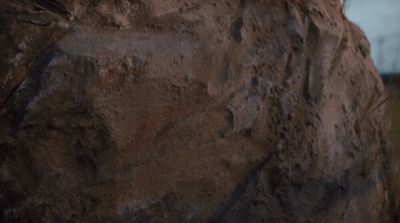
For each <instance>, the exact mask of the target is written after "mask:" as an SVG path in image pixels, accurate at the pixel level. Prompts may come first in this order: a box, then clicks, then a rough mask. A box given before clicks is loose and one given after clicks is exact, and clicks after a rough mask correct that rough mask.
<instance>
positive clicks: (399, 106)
mask: <svg viewBox="0 0 400 223" xmlns="http://www.w3.org/2000/svg"><path fill="white" fill-rule="evenodd" d="M392 106H393V123H392V125H393V126H392V138H393V145H394V149H395V151H396V153H397V154H398V155H399V154H400V93H399V92H397V97H396V98H393V100H392Z"/></svg>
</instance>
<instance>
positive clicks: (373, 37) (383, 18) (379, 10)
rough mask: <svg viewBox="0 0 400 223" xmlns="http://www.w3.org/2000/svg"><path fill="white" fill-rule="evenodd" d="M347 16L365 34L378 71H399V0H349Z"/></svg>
mask: <svg viewBox="0 0 400 223" xmlns="http://www.w3.org/2000/svg"><path fill="white" fill-rule="evenodd" d="M347 17H348V18H349V19H350V20H351V21H353V22H354V23H356V24H358V25H359V26H360V27H361V28H362V29H363V30H364V32H365V33H366V34H367V36H368V39H369V40H370V43H371V47H372V57H373V59H374V61H375V64H376V66H377V67H378V69H379V71H381V72H382V73H393V72H400V0H350V3H349V6H348V8H347Z"/></svg>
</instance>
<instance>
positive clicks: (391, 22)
mask: <svg viewBox="0 0 400 223" xmlns="http://www.w3.org/2000/svg"><path fill="white" fill-rule="evenodd" d="M346 14H347V18H348V19H349V20H351V21H352V22H354V23H356V24H357V25H359V26H360V27H361V28H362V29H363V30H364V32H365V34H366V35H367V37H368V39H369V41H370V44H371V54H372V58H373V60H374V63H375V65H376V67H377V68H378V70H379V72H380V73H381V75H382V77H383V80H384V82H385V85H386V87H387V89H388V91H389V94H390V99H391V100H390V101H389V103H390V105H391V106H392V116H393V123H392V138H393V143H394V149H395V152H396V154H397V156H398V158H399V159H397V160H399V162H400V0H348V1H347V3H346Z"/></svg>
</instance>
